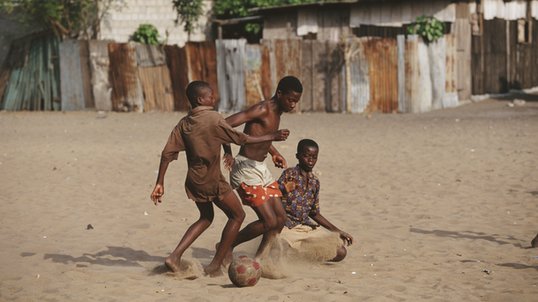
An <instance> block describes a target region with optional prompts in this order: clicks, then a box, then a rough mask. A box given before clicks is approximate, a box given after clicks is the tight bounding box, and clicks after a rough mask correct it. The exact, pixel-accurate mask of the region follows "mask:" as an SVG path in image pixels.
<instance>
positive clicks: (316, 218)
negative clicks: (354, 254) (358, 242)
mask: <svg viewBox="0 0 538 302" xmlns="http://www.w3.org/2000/svg"><path fill="white" fill-rule="evenodd" d="M310 217H311V218H312V219H313V220H314V221H315V222H317V223H319V225H321V226H323V227H324V228H326V229H328V230H329V231H333V232H338V233H339V234H340V238H342V240H344V242H345V243H346V244H347V245H351V244H352V243H353V237H352V236H351V235H349V234H348V233H346V232H344V231H342V230H340V229H339V228H337V227H336V226H335V225H334V224H332V223H331V222H330V221H329V220H327V218H325V217H324V216H323V215H321V213H317V214H316V215H313V216H310Z"/></svg>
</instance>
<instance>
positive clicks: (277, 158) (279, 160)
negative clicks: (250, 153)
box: [272, 154, 288, 169]
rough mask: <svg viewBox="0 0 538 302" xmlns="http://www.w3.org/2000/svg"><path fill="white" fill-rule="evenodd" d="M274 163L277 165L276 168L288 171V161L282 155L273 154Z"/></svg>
mask: <svg viewBox="0 0 538 302" xmlns="http://www.w3.org/2000/svg"><path fill="white" fill-rule="evenodd" d="M272 159H273V163H274V164H275V167H277V168H280V169H287V168H288V163H287V162H286V159H285V158H284V157H283V156H282V155H280V154H273V156H272Z"/></svg>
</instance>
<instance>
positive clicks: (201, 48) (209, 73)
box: [185, 41, 220, 102]
mask: <svg viewBox="0 0 538 302" xmlns="http://www.w3.org/2000/svg"><path fill="white" fill-rule="evenodd" d="M185 49H186V52H187V65H188V70H189V72H188V75H189V82H190V81H195V80H200V81H205V82H207V83H209V85H210V86H211V87H212V88H213V94H214V96H215V99H217V102H219V101H220V96H219V92H218V89H217V87H219V86H218V80H217V49H216V46H215V41H205V42H188V43H187V44H185Z"/></svg>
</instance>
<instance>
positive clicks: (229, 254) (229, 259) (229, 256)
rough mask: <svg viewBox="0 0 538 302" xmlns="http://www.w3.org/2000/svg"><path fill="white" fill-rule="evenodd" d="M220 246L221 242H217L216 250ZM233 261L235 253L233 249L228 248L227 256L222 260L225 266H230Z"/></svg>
mask: <svg viewBox="0 0 538 302" xmlns="http://www.w3.org/2000/svg"><path fill="white" fill-rule="evenodd" d="M219 246H220V242H217V243H216V244H215V250H218V249H219ZM232 261H233V254H232V249H230V250H228V251H227V252H226V256H224V260H223V261H222V265H223V266H224V267H226V266H228V265H229V264H230V263H232Z"/></svg>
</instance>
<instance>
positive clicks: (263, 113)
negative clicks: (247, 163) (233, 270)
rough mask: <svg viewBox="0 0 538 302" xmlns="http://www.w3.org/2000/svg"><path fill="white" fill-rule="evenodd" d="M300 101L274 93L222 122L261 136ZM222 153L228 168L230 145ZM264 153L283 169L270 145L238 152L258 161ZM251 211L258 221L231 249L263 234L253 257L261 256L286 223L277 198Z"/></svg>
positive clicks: (297, 97)
mask: <svg viewBox="0 0 538 302" xmlns="http://www.w3.org/2000/svg"><path fill="white" fill-rule="evenodd" d="M300 98H301V93H298V92H295V91H288V92H283V91H280V90H277V92H276V93H275V95H274V96H273V97H272V98H271V99H270V100H267V101H262V102H260V103H258V104H256V105H254V106H252V107H250V108H248V109H247V110H245V111H242V112H238V113H236V114H233V115H231V116H229V117H228V118H226V122H228V123H229V124H230V125H231V126H232V127H237V126H239V125H242V124H245V129H244V130H243V132H244V133H246V134H248V135H265V134H267V133H271V132H273V131H275V129H278V127H279V125H280V116H281V115H282V113H284V112H290V111H293V109H295V106H296V105H297V102H299V100H300ZM224 151H225V156H224V164H225V167H226V168H228V169H230V168H231V166H232V165H233V157H232V155H231V148H230V146H229V145H225V146H224ZM267 153H269V154H271V156H272V160H273V163H274V164H275V166H276V167H279V168H286V167H287V163H286V160H285V159H284V157H283V156H282V155H281V154H280V153H279V152H278V150H277V149H276V148H275V147H274V146H273V145H272V144H271V142H264V143H259V144H251V145H243V146H241V149H240V150H239V154H241V155H243V156H245V157H247V158H249V159H252V160H256V161H260V162H261V161H264V160H265V158H266V157H267ZM252 209H253V210H254V212H255V213H256V215H257V216H258V218H259V220H257V221H254V222H252V223H250V224H248V225H247V226H246V227H245V228H243V229H242V230H241V231H240V232H239V234H238V235H237V239H236V240H235V242H234V244H233V247H235V246H237V245H239V244H241V243H243V242H246V241H249V240H251V239H254V238H256V237H258V236H260V235H262V234H263V237H262V241H261V243H260V246H259V247H258V250H257V251H256V257H262V256H263V255H264V253H265V252H266V251H267V250H268V249H267V247H268V246H269V244H270V242H272V240H273V239H274V238H275V236H276V235H277V234H278V233H279V232H280V231H281V230H282V227H283V226H284V222H285V221H286V213H285V212H284V208H283V207H282V204H281V202H280V198H271V199H269V200H268V201H267V202H265V203H264V204H263V205H261V206H258V207H252ZM227 258H228V261H229V260H231V249H230V250H229V253H228V257H227Z"/></svg>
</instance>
